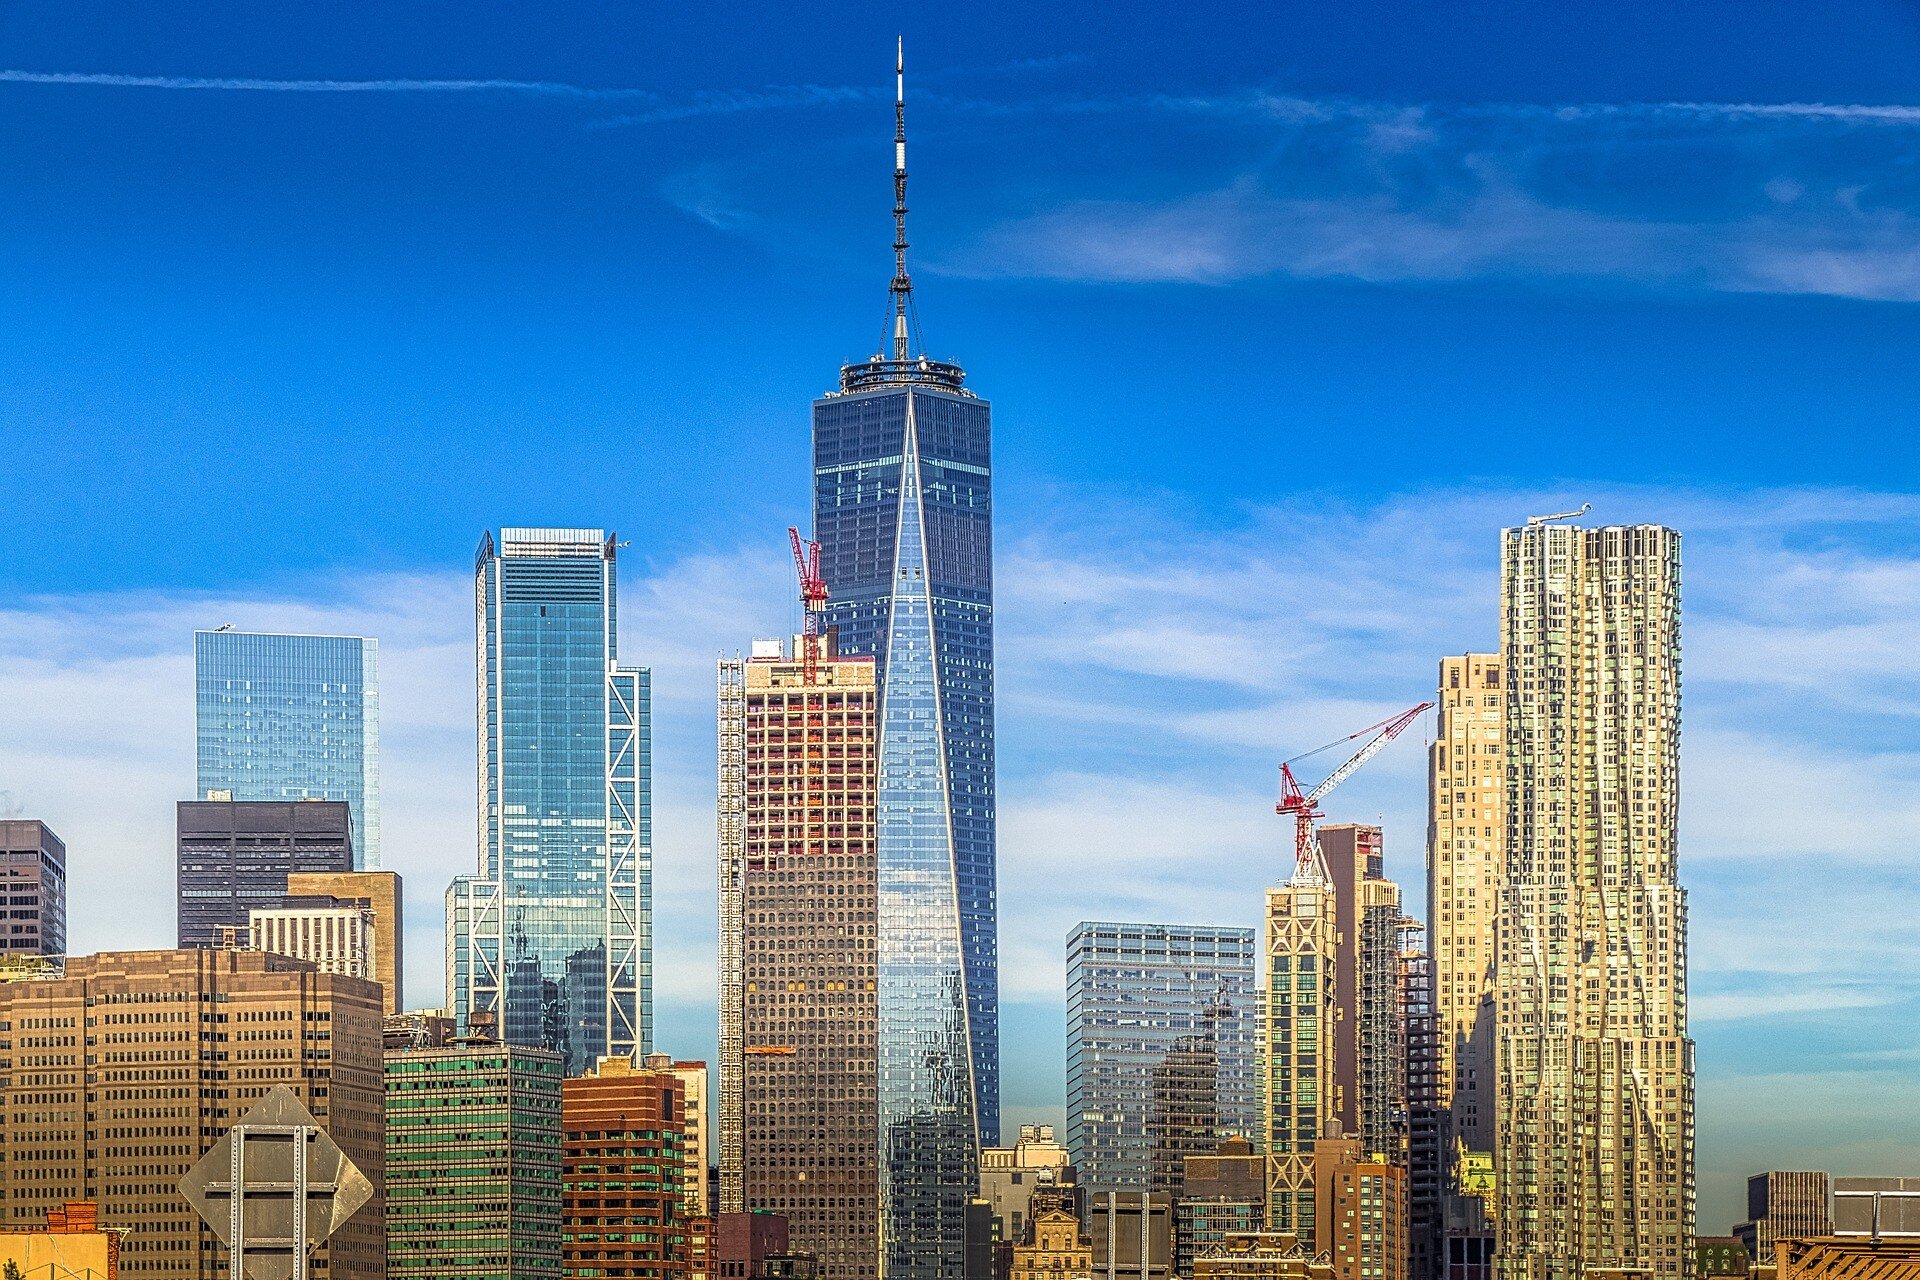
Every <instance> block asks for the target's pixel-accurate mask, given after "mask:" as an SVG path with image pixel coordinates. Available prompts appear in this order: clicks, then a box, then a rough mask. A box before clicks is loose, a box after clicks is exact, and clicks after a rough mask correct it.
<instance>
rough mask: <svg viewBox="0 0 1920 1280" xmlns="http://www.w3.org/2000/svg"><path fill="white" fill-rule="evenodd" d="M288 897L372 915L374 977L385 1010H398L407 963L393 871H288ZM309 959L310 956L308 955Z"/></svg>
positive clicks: (399, 889)
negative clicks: (382, 993) (384, 995)
mask: <svg viewBox="0 0 1920 1280" xmlns="http://www.w3.org/2000/svg"><path fill="white" fill-rule="evenodd" d="M287 897H288V899H289V900H290V905H291V904H292V901H293V900H304V899H311V900H312V901H311V903H307V904H303V905H313V906H321V907H324V906H325V905H327V903H326V901H325V900H326V899H331V900H332V905H333V906H334V907H336V908H349V907H352V908H359V909H360V910H363V911H369V912H371V913H372V914H373V946H372V948H371V950H372V953H373V977H374V981H376V982H378V983H379V984H380V985H381V987H382V988H384V989H385V991H386V993H387V1012H388V1013H399V1012H400V1011H401V1010H402V1009H404V1008H405V1007H406V1006H405V1005H404V1004H402V1003H401V1001H402V999H403V997H404V995H405V993H404V992H403V991H402V990H401V987H402V986H403V985H404V984H405V982H406V965H405V964H404V963H402V955H403V952H404V948H405V942H406V921H405V919H404V918H403V913H402V910H401V901H402V899H401V886H400V877H399V875H398V874H396V873H395V872H392V871H291V872H288V873H287ZM308 958H311V957H308Z"/></svg>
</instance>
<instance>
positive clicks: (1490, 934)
mask: <svg viewBox="0 0 1920 1280" xmlns="http://www.w3.org/2000/svg"><path fill="white" fill-rule="evenodd" d="M1436 701H1437V702H1438V703H1439V706H1440V709H1439V713H1438V721H1437V723H1436V726H1435V733H1434V740H1433V744H1432V745H1431V746H1430V747H1428V748H1427V928H1428V930H1429V932H1430V933H1431V935H1432V941H1433V988H1434V995H1433V1002H1434V1015H1435V1017H1436V1018H1437V1019H1438V1024H1439V1025H1438V1032H1439V1037H1440V1041H1439V1049H1440V1057H1439V1063H1438V1066H1439V1072H1438V1082H1437V1083H1438V1085H1439V1089H1440V1101H1441V1104H1442V1105H1443V1106H1445V1107H1446V1108H1447V1114H1448V1117H1449V1121H1448V1124H1449V1128H1450V1130H1451V1132H1452V1136H1453V1138H1454V1139H1456V1140H1458V1141H1459V1142H1462V1143H1464V1144H1465V1145H1466V1147H1467V1148H1468V1149H1469V1150H1471V1151H1492V1150H1493V1087H1494V1067H1493V1031H1494V1028H1493V1022H1494V1001H1493V940H1494V924H1495V921H1496V920H1497V918H1498V915H1499V907H1500V886H1501V883H1502V880H1501V874H1502V873H1501V861H1502V860H1501V856H1500V850H1501V848H1502V847H1503V846H1504V844H1505V843H1506V837H1507V749H1506V736H1507V732H1506V710H1505V707H1506V699H1505V695H1504V692H1503V690H1502V689H1501V686H1500V658H1499V656H1498V655H1496V654H1491V653H1468V654H1463V655H1461V656H1460V657H1457V658H1442V659H1441V660H1440V692H1439V694H1438V696H1437V698H1436Z"/></svg>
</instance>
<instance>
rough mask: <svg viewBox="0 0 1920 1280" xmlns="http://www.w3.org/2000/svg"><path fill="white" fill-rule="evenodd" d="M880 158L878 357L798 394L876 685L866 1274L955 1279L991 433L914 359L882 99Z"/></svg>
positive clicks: (983, 1095) (980, 828) (983, 928)
mask: <svg viewBox="0 0 1920 1280" xmlns="http://www.w3.org/2000/svg"><path fill="white" fill-rule="evenodd" d="M896 74H897V71H896ZM896 84H897V81H896ZM894 147H895V150H894V155H895V161H894V224H895V236H894V257H895V270H894V278H893V283H892V285H891V292H892V297H893V307H892V334H891V342H890V350H883V351H882V352H880V353H879V354H876V355H875V356H874V357H873V358H872V359H870V360H866V361H862V362H860V363H857V364H850V365H847V366H846V367H845V368H843V369H842V370H841V371H840V389H839V390H838V391H836V392H834V393H832V394H829V395H826V396H823V397H822V398H821V399H819V400H816V401H815V402H814V406H813V474H814V486H813V523H814V532H815V536H816V537H817V538H818V539H819V540H820V568H821V573H822V576H823V577H824V578H825V579H826V582H827V585H828V588H829V589H830V590H831V592H832V599H831V601H830V603H829V604H828V607H827V622H828V623H829V624H830V625H832V626H836V627H838V628H839V643H840V652H841V653H842V654H846V655H858V656H871V657H872V658H873V659H874V662H875V667H876V676H877V679H878V682H879V686H880V779H879V834H878V841H877V860H878V880H879V921H878V925H879V932H878V941H879V947H878V962H877V970H878V972H877V975H876V976H877V980H878V994H879V1008H878V1019H879V1045H878V1049H879V1073H880V1081H879V1103H880V1106H879V1111H880V1159H881V1170H880V1174H881V1177H880V1188H881V1267H882V1274H883V1275H884V1276H885V1277H887V1280H923V1278H924V1280H948V1278H953V1280H958V1277H959V1276H960V1275H961V1272H962V1268H963V1265H964V1241H965V1232H966V1205H967V1200H968V1199H969V1198H970V1197H972V1196H974V1195H977V1194H978V1188H977V1183H978V1162H979V1148H980V1145H981V1142H982V1140H983V1139H984V1140H985V1141H987V1142H996V1141H998V1138H999V1125H1000V1078H999V1064H1000V1058H999V1034H998V1022H999V979H998V960H997V942H996V924H995V917H996V909H995V900H994V800H993V795H994V778H993V504H992V492H991V483H990V466H991V427H990V414H989V409H988V406H987V403H986V401H984V400H981V399H980V398H979V397H977V396H975V395H974V394H973V393H972V392H970V391H967V390H966V389H965V388H964V387H963V386H962V383H963V382H964V381H965V378H966V374H965V372H964V371H963V370H962V369H961V368H960V367H959V366H958V365H954V364H946V363H942V362H939V361H934V360H929V359H927V358H926V356H925V355H915V354H914V353H913V349H912V348H913V343H912V341H911V321H912V288H913V286H912V283H911V281H910V280H909V278H908V276H907V268H906V250H907V240H906V176H907V175H906V124H905V109H904V106H902V105H900V103H899V101H898V99H896V106H895V144H894Z"/></svg>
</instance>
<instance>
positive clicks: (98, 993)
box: [0, 949, 386, 1280]
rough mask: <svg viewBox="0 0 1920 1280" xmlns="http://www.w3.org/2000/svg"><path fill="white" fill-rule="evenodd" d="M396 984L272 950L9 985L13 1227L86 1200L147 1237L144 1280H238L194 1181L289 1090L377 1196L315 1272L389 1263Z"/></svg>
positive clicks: (339, 1272) (137, 1261) (2, 1019)
mask: <svg viewBox="0 0 1920 1280" xmlns="http://www.w3.org/2000/svg"><path fill="white" fill-rule="evenodd" d="M380 1022H381V1000H380V992H379V989H378V988H377V987H375V985H374V984H373V983H371V982H367V981H363V980H361V979H358V978H349V977H344V976H341V975H337V974H330V973H322V972H320V971H319V969H318V968H317V967H316V966H315V965H313V964H311V963H310V962H308V961H304V960H295V959H291V958H289V957H286V956H279V955H269V954H266V953H262V952H257V951H224V950H198V949H196V950H185V951H122V952H103V953H101V954H100V955H93V956H75V957H73V958H71V959H69V960H68V961H67V962H66V972H65V976H64V977H57V978H42V979H37V980H33V981H27V982H14V983H0V1027H4V1028H6V1031H7V1034H6V1035H4V1036H0V1224H5V1225H8V1226H12V1227H15V1228H19V1227H31V1226H34V1225H37V1224H39V1223H41V1222H43V1221H44V1220H45V1217H46V1213H47V1211H48V1210H49V1209H53V1208H58V1207H59V1206H60V1205H61V1204H63V1203H64V1202H66V1201H69V1200H92V1201H95V1202H97V1203H98V1204H99V1206H100V1211H99V1212H100V1220H101V1221H103V1222H107V1223H112V1224H114V1225H116V1226H128V1227H132V1228H133V1230H132V1231H131V1232H129V1234H128V1235H127V1238H126V1243H125V1246H124V1249H123V1251H122V1253H121V1256H120V1270H121V1272H122V1274H124V1275H126V1276H127V1277H129V1278H130V1280H135V1278H138V1277H152V1278H153V1280H196V1278H197V1280H216V1278H219V1280H224V1277H225V1276H226V1274H227V1252H226V1250H225V1249H224V1248H223V1247H222V1246H221V1244H220V1243H219V1241H218V1239H217V1238H216V1237H215V1236H214V1234H213V1232H212V1231H211V1230H210V1229H208V1228H207V1227H205V1226H204V1225H202V1224H201V1222H200V1220H199V1218H198V1217H197V1216H196V1215H195V1213H194V1211H193V1209H192V1207H191V1206H189V1205H188V1203H187V1201H186V1198H185V1197H184V1196H182V1195H181V1194H180V1191H179V1182H180V1179H181V1178H182V1177H183V1176H185V1174H186V1172H187V1171H188V1170H189V1169H191V1168H192V1167H193V1165H194V1164H195V1162H197V1161H198V1160H199V1159H200V1157H201V1156H202V1155H203V1154H204V1153H205V1152H206V1151H207V1149H208V1148H210V1147H212V1146H213V1145H214V1144H215V1143H217V1142H219V1141H220V1139H221V1138H222V1137H224V1136H225V1134H226V1132H227V1130H228V1129H229V1128H231V1127H232V1126H233V1125H234V1124H235V1123H237V1122H238V1121H239V1120H240V1118H241V1117H242V1116H244V1115H245V1114H246V1113H247V1111H248V1109H249V1108H251V1107H252V1106H253V1105H254V1104H255V1103H256V1102H258V1101H260V1099H261V1097H262V1096H264V1095H265V1094H266V1093H267V1091H268V1090H270V1089H272V1088H273V1087H274V1086H275V1085H285V1086H286V1087H287V1088H289V1089H291V1090H293V1092H294V1093H295V1094H296V1095H297V1096H298V1097H299V1099H300V1101H301V1102H302V1103H303V1104H304V1105H305V1106H306V1107H307V1109H308V1110H309V1111H311V1112H312V1113H313V1114H314V1116H315V1117H316V1118H317V1119H318V1120H319V1121H320V1123H321V1124H322V1125H323V1126H325V1128H326V1130H327V1132H328V1133H329V1134H331V1135H332V1136H333V1139H334V1141H336V1142H338V1143H339V1144H340V1149H341V1150H342V1151H344V1152H345V1153H346V1154H347V1157H348V1158H349V1159H351V1160H352V1161H353V1163H354V1164H356V1165H358V1166H359V1167H360V1169H361V1170H362V1171H363V1172H365V1173H366V1175H367V1177H368V1178H369V1179H370V1180H371V1181H372V1183H373V1185H374V1188H375V1194H374V1198H373V1200H372V1201H371V1202H370V1203H368V1204H367V1206H366V1207H365V1208H363V1209H361V1210H360V1212H358V1213H356V1214H355V1215H354V1216H353V1217H352V1218H350V1219H348V1220H347V1222H346V1224H345V1225H344V1226H343V1227H342V1228H341V1229H340V1231H339V1233H338V1234H336V1235H335V1236H334V1237H333V1239H332V1240H331V1241H329V1242H328V1243H327V1244H326V1245H325V1246H323V1247H322V1248H321V1250H320V1252H319V1253H318V1254H317V1255H315V1269H314V1277H315V1280H321V1278H322V1277H326V1278H328V1280H379V1278H380V1277H382V1276H384V1275H385V1274H386V1231H385V1210H384V1206H383V1204H382V1200H381V1196H380V1192H379V1189H380V1188H381V1187H382V1186H383V1185H384V1183H385V1178H384V1174H383V1170H384V1160H383V1150H384V1141H383V1133H382V1118H383V1114H384V1112H383V1090H384V1082H383V1078H382V1062H381V1047H380Z"/></svg>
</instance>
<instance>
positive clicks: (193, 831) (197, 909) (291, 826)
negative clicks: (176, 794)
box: [175, 800, 353, 947]
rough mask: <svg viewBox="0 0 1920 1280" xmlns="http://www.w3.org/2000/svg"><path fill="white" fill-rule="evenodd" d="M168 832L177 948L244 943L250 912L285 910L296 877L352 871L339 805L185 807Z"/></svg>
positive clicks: (347, 828) (347, 814)
mask: <svg viewBox="0 0 1920 1280" xmlns="http://www.w3.org/2000/svg"><path fill="white" fill-rule="evenodd" d="M175 824H176V851H177V852H176V859H177V861H176V868H177V871H176V882H175V883H176V889H177V892H178V899H177V902H176V906H175V914H176V920H177V925H178V937H179V942H180V945H181V946H183V947H212V946H219V945H223V944H225V943H226V942H227V941H228V939H229V937H230V936H231V937H232V938H233V939H234V940H236V941H238V940H243V939H245V938H246V937H247V934H248V932H249V930H250V929H251V927H252V913H253V912H254V910H255V909H262V910H276V909H280V908H284V907H286V906H288V905H289V895H288V892H287V886H288V884H289V883H290V880H291V877H292V876H294V875H295V874H297V873H300V872H323V873H336V872H343V871H351V870H353V824H352V812H351V806H350V805H348V804H347V803H346V802H345V801H342V800H295V801H283V800H186V801H182V802H181V803H180V804H178V805H176V806H175Z"/></svg>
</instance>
